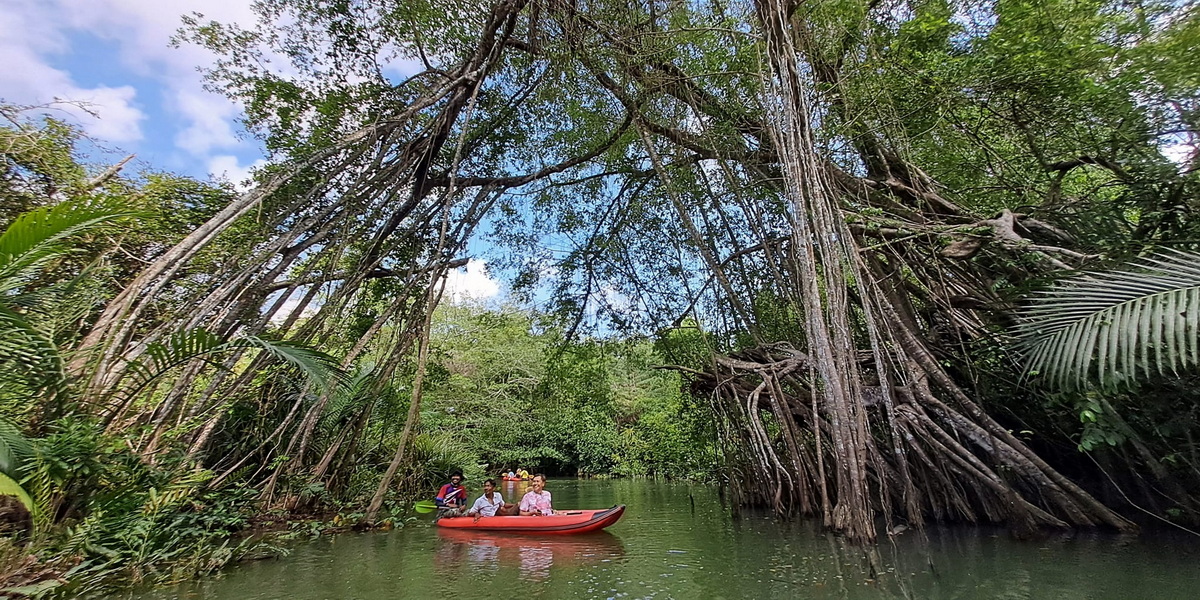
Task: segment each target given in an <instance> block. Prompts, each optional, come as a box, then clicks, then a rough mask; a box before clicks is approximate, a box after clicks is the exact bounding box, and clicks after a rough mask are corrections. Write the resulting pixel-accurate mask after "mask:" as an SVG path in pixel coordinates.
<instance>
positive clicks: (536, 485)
mask: <svg viewBox="0 0 1200 600" xmlns="http://www.w3.org/2000/svg"><path fill="white" fill-rule="evenodd" d="M545 487H546V476H545V475H542V474H541V473H538V474H537V475H534V476H533V491H535V492H540V491H542V490H543V489H545Z"/></svg>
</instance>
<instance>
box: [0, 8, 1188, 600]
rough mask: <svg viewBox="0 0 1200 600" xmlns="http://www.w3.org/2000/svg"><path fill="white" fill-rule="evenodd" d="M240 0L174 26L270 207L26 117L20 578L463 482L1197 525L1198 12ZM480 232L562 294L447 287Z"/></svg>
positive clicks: (377, 515)
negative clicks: (645, 488) (553, 481)
mask: <svg viewBox="0 0 1200 600" xmlns="http://www.w3.org/2000/svg"><path fill="white" fill-rule="evenodd" d="M255 7H256V11H257V13H258V14H259V16H260V19H261V20H260V23H258V24H257V26H253V27H236V26H232V25H228V24H220V23H213V22H209V21H207V20H205V19H204V18H203V17H201V16H198V15H193V16H189V17H185V19H184V27H183V29H182V30H181V32H180V36H179V39H178V43H180V44H200V45H203V46H205V47H207V48H210V49H212V50H213V51H215V52H216V53H218V54H219V55H220V56H222V57H223V58H222V60H221V61H220V62H219V63H218V64H217V65H216V66H215V67H214V68H213V69H211V70H210V71H209V72H208V73H207V77H208V81H209V84H210V85H211V86H212V87H213V88H214V89H218V90H221V91H222V92H224V93H226V94H228V95H229V96H230V97H232V98H235V99H237V100H239V101H240V102H242V104H243V105H244V106H245V109H246V114H245V125H246V126H247V128H248V129H249V130H250V131H252V132H253V133H254V134H256V135H258V136H260V137H261V139H262V140H263V141H264V142H265V144H266V147H267V148H268V149H269V151H270V152H271V159H272V163H271V165H270V166H269V167H267V168H265V169H263V170H262V171H261V172H260V173H259V174H258V176H257V178H256V181H255V185H254V186H253V187H252V188H250V189H249V190H247V191H244V192H235V191H234V190H233V189H231V188H228V187H223V186H220V185H213V184H209V183H205V182H198V181H193V180H189V179H186V178H181V177H176V176H172V175H170V174H164V173H138V174H131V173H126V172H124V171H123V170H122V168H121V165H120V164H113V165H109V164H93V163H90V162H88V161H86V160H85V159H83V158H82V157H81V156H80V155H79V153H78V152H77V146H78V143H79V142H80V137H79V133H78V132H77V131H75V130H73V129H72V128H71V127H69V126H67V125H65V124H63V123H60V122H57V121H54V120H52V119H43V118H40V117H37V116H35V115H34V114H33V113H29V112H22V111H21V110H20V109H18V108H15V107H5V108H4V109H3V114H4V117H5V119H6V124H5V125H4V127H3V129H2V130H0V151H2V152H3V156H4V163H3V168H4V172H3V174H4V177H3V180H2V184H0V185H2V187H0V220H2V221H3V227H4V228H5V229H4V233H3V234H2V235H0V292H2V293H3V295H2V296H0V302H2V303H0V327H3V335H0V361H3V362H4V367H3V369H0V473H2V475H0V492H3V493H5V494H8V495H7V496H5V497H4V498H5V501H6V504H5V505H4V508H5V512H4V515H5V523H6V526H7V528H8V532H9V533H8V536H9V537H8V538H6V539H7V541H6V542H5V544H6V545H5V546H3V553H2V554H0V561H2V563H0V565H2V566H3V570H4V572H5V573H6V575H5V579H4V580H3V581H0V588H2V587H9V588H12V587H16V588H18V591H19V592H20V593H35V592H38V591H39V590H41V591H51V590H52V589H55V588H56V589H57V590H58V591H59V592H61V591H63V590H78V589H80V587H79V586H92V587H95V586H100V585H105V584H106V582H112V581H117V580H120V581H129V580H132V581H137V580H142V579H161V578H171V577H181V576H188V575H192V574H194V573H200V572H206V571H210V570H212V569H215V568H217V567H219V566H220V565H222V564H225V563H226V562H228V561H229V560H233V559H236V558H238V557H240V556H242V555H244V554H245V553H247V552H260V551H262V549H261V548H257V549H252V548H250V547H249V546H248V545H246V544H239V543H238V542H237V541H235V539H234V538H232V537H231V536H232V535H233V534H234V533H236V532H239V531H243V530H246V529H247V528H250V527H251V526H253V525H263V524H267V523H280V522H286V521H288V520H294V519H302V518H305V517H306V516H308V517H316V518H318V519H321V520H329V521H330V522H332V523H337V524H341V523H359V524H363V525H384V526H390V525H394V524H397V523H401V522H402V520H403V518H404V517H405V515H406V514H407V508H408V507H409V506H411V502H412V500H413V499H415V498H418V497H420V495H421V494H425V493H427V492H428V490H429V489H431V487H432V486H434V485H436V484H437V483H438V482H439V481H440V480H441V479H442V478H443V477H444V476H445V474H446V472H447V471H448V470H451V469H456V468H461V469H463V470H465V471H467V473H468V476H469V477H470V478H472V479H474V480H478V477H479V476H481V475H482V474H483V473H484V472H493V473H494V472H496V471H498V470H500V469H508V468H511V467H516V466H525V467H528V468H538V469H545V470H548V471H551V472H554V473H558V474H569V475H574V474H576V473H580V474H591V475H617V476H641V475H660V476H669V477H699V478H705V479H712V480H713V481H715V482H716V483H717V484H719V485H722V486H723V487H724V489H725V490H726V491H727V492H728V498H729V499H730V501H731V505H732V506H733V507H734V509H735V510H736V509H738V508H740V507H745V506H762V507H767V508H768V509H770V510H773V511H775V512H776V513H778V514H779V515H781V516H811V517H816V518H819V519H821V521H822V522H823V523H824V524H825V525H826V526H827V527H828V528H830V529H831V530H834V531H837V532H840V533H842V534H844V535H845V536H847V537H848V538H850V539H852V540H856V541H863V542H869V541H871V540H874V539H875V538H876V535H877V530H878V527H880V526H881V524H882V525H887V524H891V523H897V522H903V523H908V524H911V525H914V526H919V525H921V524H922V523H925V522H928V521H966V522H977V521H986V522H996V523H1003V524H1005V525H1007V526H1008V527H1010V528H1011V529H1012V530H1013V531H1014V532H1016V533H1018V534H1028V533H1031V532H1033V531H1035V530H1037V529H1039V528H1066V527H1106V528H1109V529H1116V530H1122V531H1133V530H1135V529H1137V524H1136V523H1135V522H1137V523H1174V524H1177V525H1182V526H1191V525H1195V524H1197V522H1198V521H1200V496H1198V494H1200V447H1198V446H1197V442H1196V437H1197V436H1198V435H1200V414H1198V410H1197V406H1198V405H1197V397H1196V392H1195V387H1196V386H1195V385H1194V384H1195V383H1196V380H1197V374H1196V369H1195V368H1196V366H1197V364H1198V363H1200V352H1198V350H1197V337H1198V335H1197V332H1198V322H1200V319H1198V318H1197V313H1198V311H1200V270H1197V267H1196V260H1195V255H1194V254H1181V252H1188V251H1195V250H1196V247H1197V245H1198V240H1200V231H1198V228H1200V222H1198V221H1197V219H1196V217H1195V213H1196V210H1197V209H1198V208H1200V196H1198V193H1197V192H1198V190H1200V181H1198V179H1197V178H1198V177H1200V175H1197V167H1198V166H1200V162H1198V161H1200V157H1198V155H1197V146H1196V141H1197V138H1196V135H1197V115H1200V112H1198V110H1200V103H1198V100H1200V55H1198V54H1197V53H1196V52H1195V51H1194V48H1195V47H1197V45H1200V12H1198V10H1197V8H1196V7H1195V6H1194V5H1193V4H1191V3H1186V2H1185V3H1179V2H1140V1H1138V2H1110V1H1103V0H1071V1H1059V0H1048V1H1038V2H1030V1H1024V0H995V1H992V2H984V3H975V2H954V1H942V0H931V1H908V0H894V1H882V2H881V1H874V0H871V1H860V0H825V1H819V2H784V1H781V0H755V1H747V2H739V1H734V2H698V3H684V2H671V1H666V2H660V1H655V2H646V3H629V2H613V1H611V0H599V1H595V2H592V1H586V2H562V1H560V0H501V1H499V2H479V3H472V2H465V3H464V2H442V1H441V0H420V1H413V0H402V1H401V0H397V1H376V2H357V1H352V0H344V1H336V2H331V1H320V0H264V1H261V2H258V3H256V5H255ZM414 65H415V66H414ZM401 66H403V67H404V68H403V69H402V68H401ZM413 70H415V71H416V72H415V74H412V73H410V71H413ZM401 73H403V75H401ZM477 239H482V240H486V241H487V242H488V243H489V244H491V247H492V250H491V251H489V255H488V256H487V257H485V258H487V260H488V261H489V264H491V265H493V266H494V267H495V270H496V272H497V273H508V274H509V280H510V283H511V284H512V287H513V293H514V298H515V299H518V300H521V301H522V303H521V304H520V306H528V305H530V304H533V305H537V306H538V308H537V309H536V310H535V309H527V308H514V307H512V306H504V307H499V306H487V307H485V306H481V305H476V304H470V303H467V304H456V303H452V302H449V301H447V300H445V299H444V298H443V294H444V282H445V274H446V273H447V272H448V271H449V270H451V269H454V268H458V267H460V266H462V265H464V264H465V263H466V260H467V259H468V258H471V257H468V256H467V255H466V249H467V248H468V242H470V241H472V240H477ZM1131 261H1132V262H1131ZM1081 270H1082V271H1103V274H1102V275H1093V276H1091V277H1090V278H1087V277H1084V278H1079V276H1078V273H1079V271H1081ZM1039 292H1040V293H1039ZM1030 298H1034V299H1033V300H1030ZM525 301H528V303H526V302H525ZM1031 305H1032V308H1030V306H1031ZM30 557H32V558H30ZM64 573H66V575H65V576H64V575H62V574H64ZM60 576H61V577H62V578H61V579H59V577H60ZM64 581H69V582H70V583H68V584H67V585H66V586H62V585H61V584H62V583H63V582H64Z"/></svg>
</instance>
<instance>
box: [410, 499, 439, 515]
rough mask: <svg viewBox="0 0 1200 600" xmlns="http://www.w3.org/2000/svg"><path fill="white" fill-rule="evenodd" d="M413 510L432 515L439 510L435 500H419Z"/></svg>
mask: <svg viewBox="0 0 1200 600" xmlns="http://www.w3.org/2000/svg"><path fill="white" fill-rule="evenodd" d="M413 510H415V511H417V512H419V513H421V514H426V513H431V512H433V511H435V510H437V503H436V502H434V501H433V500H418V501H417V502H415V503H414V504H413Z"/></svg>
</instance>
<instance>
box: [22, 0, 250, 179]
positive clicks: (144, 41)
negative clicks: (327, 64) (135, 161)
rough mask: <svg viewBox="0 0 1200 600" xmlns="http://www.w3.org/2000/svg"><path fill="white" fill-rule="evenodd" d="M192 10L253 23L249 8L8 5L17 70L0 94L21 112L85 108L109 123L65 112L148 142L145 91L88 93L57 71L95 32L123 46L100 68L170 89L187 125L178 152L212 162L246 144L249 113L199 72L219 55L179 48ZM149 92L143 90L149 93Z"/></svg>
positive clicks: (98, 128) (234, 3)
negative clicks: (81, 39) (25, 108)
mask: <svg viewBox="0 0 1200 600" xmlns="http://www.w3.org/2000/svg"><path fill="white" fill-rule="evenodd" d="M192 12H200V13H203V14H204V15H205V18H209V19H215V20H219V21H222V22H225V23H231V22H237V23H247V24H248V23H252V22H253V12H252V10H251V8H250V3H249V2H246V1H245V0H170V1H168V2H162V0H7V1H5V2H4V3H3V4H2V6H0V56H4V57H5V58H6V61H5V62H6V63H7V64H6V69H4V70H0V90H3V91H2V92H0V94H3V96H4V98H5V100H7V101H9V102H16V103H21V104H44V103H48V102H51V101H54V100H63V101H66V102H78V103H81V104H83V105H84V106H85V107H86V108H87V109H88V110H90V111H92V112H95V113H96V114H97V115H98V116H99V118H95V117H92V116H90V115H89V114H88V112H87V111H85V110H80V109H78V108H75V107H71V106H69V105H63V106H62V107H59V108H62V110H63V112H65V113H67V114H70V115H72V116H73V117H74V119H75V120H76V121H77V122H79V123H80V124H81V125H82V126H83V127H84V129H85V131H87V132H88V134H90V135H92V136H93V137H96V138H99V139H101V140H104V141H109V142H115V143H129V142H136V141H139V140H141V139H142V138H143V133H142V129H141V124H142V121H143V120H144V119H146V114H145V113H144V112H143V111H142V110H141V108H139V107H138V105H137V103H136V102H135V101H136V100H137V99H138V91H139V90H136V89H134V88H133V87H132V86H129V85H115V82H106V83H108V85H100V86H97V87H95V88H86V87H83V86H80V85H78V84H77V83H76V82H75V81H74V78H73V77H72V75H71V74H70V73H68V72H66V71H63V70H61V69H58V68H55V67H54V66H53V63H54V60H53V59H54V57H55V56H56V55H63V54H65V53H68V52H72V51H74V52H79V51H81V50H82V49H81V48H78V47H75V48H73V47H72V44H71V42H72V41H73V40H72V36H75V35H77V34H78V33H79V32H85V33H87V34H90V35H92V36H94V37H95V38H98V39H101V40H105V41H106V42H111V43H112V44H113V45H114V46H115V48H116V55H114V56H96V57H93V58H92V60H95V61H97V62H99V61H108V62H110V63H116V64H115V65H113V64H109V65H107V66H106V67H107V70H116V71H118V72H119V71H120V70H121V69H124V70H125V71H127V72H130V73H136V74H138V75H140V76H141V77H143V78H148V79H151V80H153V81H155V82H156V83H157V84H158V85H161V86H162V87H163V90H162V94H161V97H162V98H163V99H164V104H165V106H164V108H165V109H166V111H167V112H168V113H173V114H174V115H176V116H177V117H178V118H179V120H181V121H182V124H180V125H179V132H178V134H177V135H176V136H175V143H176V146H177V147H178V148H180V149H182V150H184V151H185V152H187V153H188V154H190V155H192V156H195V157H200V158H202V159H203V158H206V157H207V155H208V154H209V153H211V152H213V151H214V150H229V149H232V148H237V147H240V146H243V145H245V143H244V142H242V141H241V140H239V139H238V138H237V136H236V135H235V133H234V131H235V127H234V124H233V121H234V119H235V118H236V117H237V115H238V114H239V113H240V108H239V107H238V106H237V105H236V104H235V103H233V102H232V101H230V100H229V99H227V98H224V97H222V96H220V95H217V94H214V93H211V92H208V91H206V90H204V89H203V87H202V82H201V80H200V74H199V73H197V72H196V69H197V67H201V66H206V65H209V64H212V62H213V56H212V55H211V54H210V53H209V52H208V51H207V50H205V49H203V48H200V47H197V46H194V45H184V46H182V47H181V48H171V47H170V40H171V37H172V36H173V35H175V33H176V32H177V30H178V29H179V27H180V26H181V25H182V22H181V19H180V17H181V16H182V15H184V14H188V13H192ZM74 41H76V42H78V38H77V39H75V40H74ZM149 91H150V90H145V89H143V90H141V92H142V93H143V95H145V94H146V93H147V92H149ZM157 96H158V94H154V93H151V94H150V95H149V96H146V97H157ZM167 135H170V134H167Z"/></svg>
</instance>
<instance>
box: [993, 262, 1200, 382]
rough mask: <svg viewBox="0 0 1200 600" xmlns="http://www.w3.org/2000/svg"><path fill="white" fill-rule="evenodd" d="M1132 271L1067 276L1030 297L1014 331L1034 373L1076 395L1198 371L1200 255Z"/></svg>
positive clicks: (1137, 264)
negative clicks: (1090, 384)
mask: <svg viewBox="0 0 1200 600" xmlns="http://www.w3.org/2000/svg"><path fill="white" fill-rule="evenodd" d="M1129 267H1130V268H1129V269H1128V270H1118V271H1109V272H1096V273H1085V274H1083V275H1079V276H1076V277H1070V278H1067V279H1064V280H1062V281H1060V282H1058V283H1057V284H1055V285H1054V286H1053V287H1052V288H1051V289H1049V290H1047V291H1045V292H1042V293H1040V294H1038V295H1037V296H1035V297H1034V298H1033V302H1032V304H1031V305H1030V306H1029V307H1027V308H1026V309H1025V310H1023V311H1022V313H1021V321H1022V322H1021V324H1020V325H1019V326H1018V327H1017V335H1018V337H1019V339H1020V341H1021V345H1022V346H1023V349H1024V351H1025V356H1026V363H1027V368H1028V370H1029V372H1036V373H1040V374H1042V375H1044V376H1045V377H1046V379H1047V381H1049V382H1050V383H1051V385H1055V386H1058V387H1063V388H1077V387H1083V386H1084V385H1085V384H1086V382H1087V381H1088V380H1090V379H1092V378H1093V377H1094V378H1095V379H1096V380H1097V381H1098V382H1099V383H1100V385H1101V386H1111V385H1114V384H1123V383H1131V382H1134V381H1136V380H1138V379H1140V378H1147V377H1153V376H1156V375H1160V376H1161V375H1164V374H1166V373H1168V372H1170V373H1176V372H1178V370H1179V369H1183V368H1191V367H1195V366H1196V365H1200V351H1198V344H1197V334H1198V332H1200V329H1198V323H1200V318H1198V317H1200V255H1198V254H1193V253H1188V252H1180V251H1169V252H1165V253H1162V254H1158V255H1155V256H1152V257H1150V258H1145V259H1142V260H1139V261H1136V262H1134V263H1132V264H1131V265H1130V266H1129Z"/></svg>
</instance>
